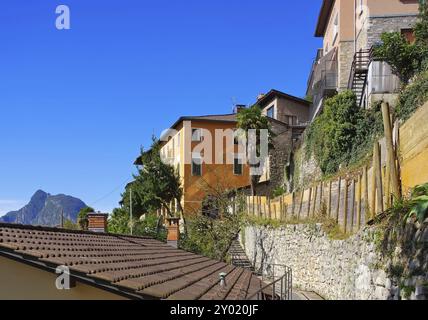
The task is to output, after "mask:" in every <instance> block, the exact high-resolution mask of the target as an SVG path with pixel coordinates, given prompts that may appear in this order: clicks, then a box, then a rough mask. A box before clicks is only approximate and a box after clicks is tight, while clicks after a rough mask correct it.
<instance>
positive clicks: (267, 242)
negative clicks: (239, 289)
mask: <svg viewBox="0 0 428 320" xmlns="http://www.w3.org/2000/svg"><path fill="white" fill-rule="evenodd" d="M427 231H428V229H425V232H423V233H422V234H421V233H420V232H419V235H418V237H419V238H418V240H417V241H418V243H422V244H424V245H425V246H426V244H427V242H428V232H427ZM243 236H244V238H243V239H241V241H242V242H243V245H244V247H245V251H246V253H247V255H248V258H249V259H250V261H251V262H252V263H253V265H255V267H256V270H259V271H260V270H261V269H266V268H268V265H269V264H285V265H288V266H289V267H291V268H292V270H293V285H294V286H295V287H297V288H300V289H302V290H308V291H315V292H317V293H318V294H320V295H321V296H323V297H324V298H326V299H358V300H360V299H363V300H365V299H382V300H385V299H399V297H400V289H399V286H400V284H399V283H398V281H397V279H391V278H390V277H389V276H388V274H387V273H386V272H385V271H384V270H387V268H386V267H385V262H384V259H382V257H381V254H380V253H379V252H378V251H377V249H376V245H375V243H376V229H374V228H366V229H364V230H362V231H360V232H359V233H357V234H355V235H353V236H351V237H350V238H348V239H346V240H331V239H329V238H328V237H327V235H326V234H325V232H324V231H323V229H322V226H321V225H319V224H317V225H315V224H313V225H287V226H283V227H281V228H278V229H273V228H269V227H260V226H249V227H247V228H246V229H245V232H244V233H243ZM421 241H422V242H421ZM419 260H421V261H419V262H420V263H422V264H420V263H419V265H420V266H421V267H422V268H425V271H424V276H422V277H421V276H418V277H412V278H410V279H407V280H405V282H403V284H404V285H409V286H412V287H414V289H416V290H413V291H414V292H412V296H411V298H413V299H416V298H418V299H422V298H425V297H426V296H423V295H421V294H422V293H421V292H424V290H426V288H425V289H424V288H422V289H421V287H418V286H417V285H418V284H421V283H425V284H426V283H427V282H426V281H427V280H428V275H427V270H426V265H427V261H426V260H427V257H426V253H424V254H422V256H421V257H419ZM418 288H419V289H418ZM416 294H419V296H416Z"/></svg>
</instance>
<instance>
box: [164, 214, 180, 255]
mask: <svg viewBox="0 0 428 320" xmlns="http://www.w3.org/2000/svg"><path fill="white" fill-rule="evenodd" d="M166 220H167V221H168V226H167V227H168V236H167V243H168V244H169V245H170V246H172V247H174V248H177V247H178V240H179V239H180V218H167V219H166Z"/></svg>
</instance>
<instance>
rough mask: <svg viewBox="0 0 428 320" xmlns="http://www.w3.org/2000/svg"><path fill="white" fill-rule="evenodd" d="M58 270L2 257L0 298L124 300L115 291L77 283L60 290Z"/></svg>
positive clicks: (0, 260)
mask: <svg viewBox="0 0 428 320" xmlns="http://www.w3.org/2000/svg"><path fill="white" fill-rule="evenodd" d="M56 278H57V275H56V274H53V273H50V272H47V271H44V270H40V269H37V268H35V267H31V266H28V265H26V264H24V263H20V262H16V261H14V260H11V259H8V258H4V257H0V300H18V299H19V300H35V299H38V300H123V299H125V298H123V297H121V296H119V295H115V294H113V293H110V292H107V291H104V290H100V289H98V288H95V287H92V286H88V285H86V284H83V283H79V282H77V283H76V287H75V288H72V289H71V290H58V289H57V288H56V286H55V280H56Z"/></svg>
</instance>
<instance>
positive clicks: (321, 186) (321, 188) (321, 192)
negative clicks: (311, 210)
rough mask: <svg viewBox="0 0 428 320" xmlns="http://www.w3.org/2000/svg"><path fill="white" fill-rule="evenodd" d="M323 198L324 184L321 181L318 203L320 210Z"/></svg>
mask: <svg viewBox="0 0 428 320" xmlns="http://www.w3.org/2000/svg"><path fill="white" fill-rule="evenodd" d="M323 196H324V183H323V182H322V181H321V182H320V203H319V209H320V210H321V209H322V208H321V207H322V203H323Z"/></svg>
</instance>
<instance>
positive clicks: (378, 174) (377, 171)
mask: <svg viewBox="0 0 428 320" xmlns="http://www.w3.org/2000/svg"><path fill="white" fill-rule="evenodd" d="M373 161H374V172H373V173H374V175H375V180H376V183H375V190H376V191H377V192H375V194H376V199H377V206H376V210H374V214H375V215H376V213H379V212H383V188H382V168H381V162H380V148H379V143H378V142H377V141H376V142H375V144H374V149H373Z"/></svg>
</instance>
